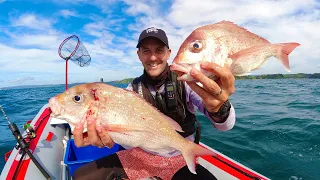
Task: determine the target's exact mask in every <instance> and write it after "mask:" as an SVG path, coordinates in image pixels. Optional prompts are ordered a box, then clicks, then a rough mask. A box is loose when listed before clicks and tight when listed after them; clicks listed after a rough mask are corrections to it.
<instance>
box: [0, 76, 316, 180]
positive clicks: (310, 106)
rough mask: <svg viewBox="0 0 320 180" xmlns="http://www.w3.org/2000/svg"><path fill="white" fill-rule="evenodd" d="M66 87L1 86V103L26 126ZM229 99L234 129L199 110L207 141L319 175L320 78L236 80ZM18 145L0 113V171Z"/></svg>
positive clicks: (254, 165)
mask: <svg viewBox="0 0 320 180" xmlns="http://www.w3.org/2000/svg"><path fill="white" fill-rule="evenodd" d="M116 86H119V87H126V84H120V85H119V84H118V85H116ZM63 90H64V85H46V86H34V87H31V86H29V87H16V88H2V89H1V88H0V105H1V106H3V108H4V109H5V111H6V113H7V115H8V117H9V118H10V119H11V121H12V122H15V123H17V124H18V126H19V127H22V125H23V124H24V123H25V122H26V121H27V120H30V119H33V118H34V116H35V115H36V114H37V112H38V111H39V110H40V108H41V107H42V106H43V105H44V104H46V103H47V102H48V99H49V98H50V97H52V96H54V95H55V94H57V93H60V92H63ZM230 100H231V102H232V104H233V106H234V107H235V110H236V118H237V119H236V125H235V127H234V128H233V129H232V130H230V131H226V132H221V131H218V130H216V129H215V128H213V126H212V124H211V123H210V121H208V120H207V119H206V118H205V117H204V116H203V115H202V114H200V113H198V114H197V117H198V120H200V122H201V127H202V136H201V141H202V142H203V143H205V144H207V145H209V146H210V147H212V148H214V149H216V150H218V151H220V152H221V153H223V154H225V155H227V156H229V157H230V158H232V159H234V160H236V161H238V162H240V163H242V164H244V165H245V166H247V167H249V168H251V169H253V170H255V171H257V172H259V173H261V174H263V175H265V176H267V177H269V178H271V179H280V180H287V179H290V180H302V179H305V180H311V179H312V180H318V179H320V79H277V80H275V79H274V80H268V79H263V80H237V81H236V92H235V94H233V95H232V96H231V97H230ZM14 145H15V141H14V137H13V136H12V134H11V132H10V130H9V129H8V126H7V122H6V120H5V118H4V117H3V115H2V113H0V170H2V168H3V166H4V164H5V162H4V158H3V157H4V154H5V152H7V151H9V150H11V149H12V148H13V146H14ZM1 156H2V157H1Z"/></svg>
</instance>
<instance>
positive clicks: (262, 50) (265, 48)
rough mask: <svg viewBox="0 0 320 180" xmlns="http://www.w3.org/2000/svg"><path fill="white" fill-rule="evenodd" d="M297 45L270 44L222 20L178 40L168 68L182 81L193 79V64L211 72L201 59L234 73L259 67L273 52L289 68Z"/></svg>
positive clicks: (206, 72)
mask: <svg viewBox="0 0 320 180" xmlns="http://www.w3.org/2000/svg"><path fill="white" fill-rule="evenodd" d="M299 45H300V44H298V43H295V42H291V43H279V44H272V43H270V42H269V41H267V40H266V39H264V38H262V37H260V36H258V35H256V34H253V33H251V32H249V31H247V30H246V29H244V28H242V27H240V26H237V25H235V24H234V23H232V22H229V21H222V22H219V23H216V24H210V25H205V26H202V27H199V28H197V29H195V30H194V31H193V32H192V33H191V34H190V35H189V36H188V37H187V38H186V39H185V41H184V42H183V43H182V44H181V46H180V48H179V51H178V52H177V55H176V56H175V58H174V60H173V62H172V65H171V67H170V68H171V70H172V71H175V72H176V73H177V74H178V75H179V76H180V77H179V79H180V80H185V81H193V80H194V79H193V78H192V76H190V70H191V68H192V67H195V68H196V69H198V70H200V71H201V72H203V73H205V75H206V76H212V74H211V73H210V72H208V71H205V70H204V69H202V68H201V67H200V63H201V62H203V61H208V62H214V63H217V64H218V65H220V66H224V65H226V66H227V67H229V68H230V70H231V72H232V74H233V75H235V76H242V75H247V74H249V72H251V71H253V70H256V69H259V68H260V67H262V66H263V65H264V64H265V63H266V62H267V59H268V58H269V57H271V56H274V57H276V58H277V59H279V60H280V62H281V63H282V64H283V66H284V68H285V69H286V70H287V71H290V66H289V59H288V55H289V54H290V53H291V52H292V51H293V50H294V49H295V48H296V47H297V46H299Z"/></svg>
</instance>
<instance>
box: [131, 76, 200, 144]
mask: <svg viewBox="0 0 320 180" xmlns="http://www.w3.org/2000/svg"><path fill="white" fill-rule="evenodd" d="M170 74H171V75H170V76H169V78H168V79H167V81H166V82H165V89H164V91H165V95H164V96H165V97H162V95H161V94H160V93H158V92H156V97H155V98H156V99H155V98H154V97H153V96H152V94H151V92H150V90H149V89H148V86H147V84H146V83H145V81H144V76H143V75H141V76H140V77H137V78H135V79H134V80H133V81H132V88H133V91H135V92H136V93H138V94H139V95H140V96H141V97H143V98H144V99H145V100H147V101H148V102H149V103H150V104H152V105H153V106H155V107H156V108H157V109H158V110H160V111H161V112H162V113H164V114H165V115H167V116H169V117H170V118H172V119H173V120H175V121H176V122H177V123H178V124H179V125H180V126H181V128H182V130H183V131H184V132H178V133H179V134H180V135H182V136H183V137H187V136H190V135H192V134H194V133H195V132H196V137H195V142H196V143H199V140H200V124H199V123H198V121H197V120H196V116H195V114H193V113H191V112H190V111H189V110H188V108H187V102H186V93H185V86H184V83H182V82H181V81H178V80H177V74H176V73H174V72H172V71H170ZM195 123H197V128H196V127H195Z"/></svg>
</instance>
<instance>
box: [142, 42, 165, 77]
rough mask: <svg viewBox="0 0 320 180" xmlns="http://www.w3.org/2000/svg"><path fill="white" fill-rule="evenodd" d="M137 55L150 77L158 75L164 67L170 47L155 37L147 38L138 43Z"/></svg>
mask: <svg viewBox="0 0 320 180" xmlns="http://www.w3.org/2000/svg"><path fill="white" fill-rule="evenodd" d="M137 54H138V57H139V59H140V61H141V63H142V65H143V67H144V69H145V71H146V72H147V74H148V75H149V76H150V77H151V78H155V77H157V76H159V75H160V74H161V73H162V72H163V71H164V69H165V68H166V65H167V61H168V59H169V58H170V54H171V49H168V47H167V46H166V45H165V44H164V43H163V42H161V41H160V40H159V39H156V38H151V37H150V38H147V39H144V40H143V41H142V42H141V43H140V48H139V49H138V51H137Z"/></svg>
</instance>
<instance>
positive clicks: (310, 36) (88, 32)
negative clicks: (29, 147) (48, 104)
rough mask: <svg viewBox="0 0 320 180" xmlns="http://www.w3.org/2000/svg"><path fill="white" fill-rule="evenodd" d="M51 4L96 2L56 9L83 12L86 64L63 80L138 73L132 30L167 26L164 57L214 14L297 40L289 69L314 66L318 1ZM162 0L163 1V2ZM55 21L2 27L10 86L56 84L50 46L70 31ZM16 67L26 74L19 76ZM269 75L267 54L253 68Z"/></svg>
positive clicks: (1, 64) (278, 69)
mask: <svg viewBox="0 0 320 180" xmlns="http://www.w3.org/2000/svg"><path fill="white" fill-rule="evenodd" d="M59 3H74V4H76V5H77V4H81V5H83V4H86V3H88V4H90V5H95V6H97V7H98V8H101V10H102V11H103V13H104V14H99V13H97V14H78V13H77V12H80V11H78V10H77V9H76V8H77V6H75V7H74V9H73V10H77V11H71V10H67V9H63V10H61V11H59V13H60V16H59V17H60V18H61V16H63V17H68V19H71V18H74V17H79V16H83V17H84V16H86V18H85V19H86V21H85V22H86V23H87V24H84V25H83V28H81V29H77V30H76V32H75V33H79V37H80V39H81V41H82V42H83V44H84V45H85V47H86V48H87V50H88V52H89V54H90V55H91V58H92V62H91V64H90V66H89V67H84V68H81V67H78V66H77V65H75V64H74V63H71V62H70V65H69V73H70V74H69V81H70V83H72V82H90V81H98V80H99V79H100V77H102V78H104V80H105V81H109V80H116V79H122V78H127V77H135V76H138V75H140V74H141V73H142V66H141V63H140V61H139V59H138V57H137V54H136V48H135V46H136V43H137V39H138V36H139V34H140V32H141V31H142V30H143V29H145V28H147V27H150V26H155V27H158V28H162V29H164V30H165V31H166V32H167V35H168V37H169V44H170V47H171V48H172V55H171V58H170V60H169V63H171V60H172V59H173V58H174V56H175V54H176V52H177V50H178V48H179V46H180V44H181V43H182V42H183V41H184V39H185V38H186V37H187V36H188V35H189V34H190V33H191V32H192V31H193V30H194V29H195V28H197V27H199V26H202V25H205V24H210V23H216V22H219V21H221V20H229V21H233V22H234V23H236V24H238V25H240V26H242V27H244V28H246V29H248V30H249V31H251V32H253V33H255V34H257V35H259V36H262V37H264V38H266V39H267V40H269V41H270V42H272V43H285V42H298V43H300V44H301V46H299V47H297V48H296V49H295V50H294V51H293V53H292V54H290V56H289V59H290V65H291V70H292V73H300V72H304V73H315V72H320V64H319V57H320V49H319V47H320V45H319V42H320V34H319V33H318V30H319V29H320V21H319V17H320V10H319V7H320V2H318V1H315V0H306V1H303V2H302V1H300V0H283V1H267V0H261V1H249V0H239V1H237V0H229V1H223V0H215V1H212V0H201V3H199V2H195V1H193V0H176V1H160V0H159V1H156V0H151V1H147V0H140V1H135V0H123V1H122V3H125V4H126V5H125V6H122V7H121V8H120V10H121V12H113V13H112V10H113V8H110V7H113V6H110V5H119V4H117V3H119V2H118V1H115V0H109V1H103V0H92V1H88V0H72V1H70V2H69V1H68V2H66V1H59ZM165 4H169V5H171V6H170V7H165V6H164V5H165ZM128 18H129V19H133V20H132V21H131V23H128V22H130V21H128ZM88 19H89V21H88ZM63 20H66V19H63ZM90 20H91V21H90ZM56 21H58V19H54V20H53V19H52V17H45V16H43V15H37V14H32V13H26V14H22V15H21V16H18V17H17V18H11V21H10V22H11V25H12V26H13V27H14V28H21V27H22V28H26V29H27V30H28V29H31V30H35V31H36V32H34V31H27V30H26V31H22V32H21V31H15V29H10V28H7V29H6V30H3V32H4V33H5V34H6V35H8V40H9V41H7V42H10V43H5V44H4V43H3V42H5V41H0V42H2V43H3V44H1V43H0V52H1V56H0V68H1V72H4V71H3V70H5V71H6V72H14V73H15V74H17V75H16V76H15V77H14V78H11V81H10V83H11V85H17V82H22V81H19V80H25V81H26V80H27V82H26V83H36V84H45V83H49V84H52V83H63V82H64V73H65V69H64V66H65V61H64V60H63V59H61V58H60V57H59V56H58V52H57V51H58V47H59V45H60V43H61V42H62V41H63V39H64V38H66V37H67V36H68V35H66V34H69V33H70V32H61V31H62V30H61V31H60V29H59V31H58V30H57V29H58V28H57V27H55V26H54V25H55V22H56ZM72 33H73V32H72ZM81 33H84V34H81ZM1 72H0V73H1ZM22 72H23V73H26V74H19V73H22ZM273 73H286V71H285V70H284V69H283V67H282V65H281V63H280V62H279V61H278V60H276V59H275V58H270V60H269V61H268V63H267V65H266V66H265V67H263V68H261V69H260V70H257V71H254V74H273ZM24 78H25V79H24ZM1 80H2V81H3V82H1V86H3V84H4V83H8V80H10V77H6V76H2V77H1Z"/></svg>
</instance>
